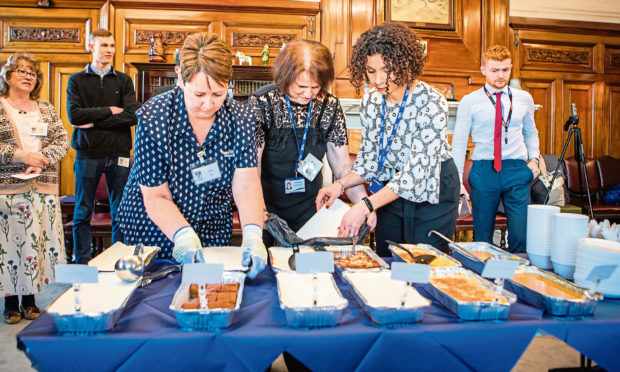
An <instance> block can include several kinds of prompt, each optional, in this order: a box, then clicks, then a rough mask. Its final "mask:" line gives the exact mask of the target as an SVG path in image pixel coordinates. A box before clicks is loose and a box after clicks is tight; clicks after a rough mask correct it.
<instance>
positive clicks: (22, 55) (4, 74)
mask: <svg viewBox="0 0 620 372" xmlns="http://www.w3.org/2000/svg"><path fill="white" fill-rule="evenodd" d="M19 61H24V62H26V64H27V65H28V67H30V69H31V70H32V71H33V72H34V73H35V74H37V82H36V83H35V85H34V89H33V90H32V92H30V99H35V100H36V99H38V98H39V94H40V93H41V87H42V86H43V74H42V73H41V69H40V67H39V60H38V58H37V57H35V55H34V54H31V53H26V52H17V53H15V54H13V55H11V56H10V57H9V59H8V60H7V61H6V64H5V65H4V66H3V67H2V71H1V72H0V95H2V96H7V95H8V94H9V89H10V86H9V83H8V81H9V79H10V78H11V74H12V73H14V72H15V70H17V68H18V67H19Z"/></svg>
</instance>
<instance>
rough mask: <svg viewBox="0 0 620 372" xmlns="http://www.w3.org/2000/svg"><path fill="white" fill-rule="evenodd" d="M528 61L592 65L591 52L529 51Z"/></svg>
mask: <svg viewBox="0 0 620 372" xmlns="http://www.w3.org/2000/svg"><path fill="white" fill-rule="evenodd" d="M527 60H528V61H530V62H541V63H565V64H572V65H587V64H589V63H590V52H588V51H574V50H553V49H527Z"/></svg>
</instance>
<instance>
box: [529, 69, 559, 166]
mask: <svg viewBox="0 0 620 372" xmlns="http://www.w3.org/2000/svg"><path fill="white" fill-rule="evenodd" d="M522 88H523V89H525V90H527V91H529V93H530V94H531V95H532V98H533V99H534V102H535V103H536V104H539V105H541V106H542V107H541V108H539V109H538V110H536V111H535V112H534V120H535V122H536V129H538V139H539V142H540V151H541V153H543V154H547V153H550V152H552V149H553V142H554V141H553V139H554V137H555V132H554V128H553V127H551V126H548V125H546V123H553V118H554V114H555V113H554V101H553V91H554V89H555V82H554V81H528V82H527V83H524V84H523V85H522Z"/></svg>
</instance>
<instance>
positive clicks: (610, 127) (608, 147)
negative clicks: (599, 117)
mask: <svg viewBox="0 0 620 372" xmlns="http://www.w3.org/2000/svg"><path fill="white" fill-rule="evenodd" d="M603 102H604V104H603V125H602V126H601V127H602V131H601V137H602V138H603V139H604V142H605V143H604V147H603V149H602V150H603V153H602V154H601V155H604V154H607V155H610V156H613V157H615V158H620V84H618V85H616V84H614V85H607V86H606V87H605V94H604V99H603ZM618 172H620V170H618Z"/></svg>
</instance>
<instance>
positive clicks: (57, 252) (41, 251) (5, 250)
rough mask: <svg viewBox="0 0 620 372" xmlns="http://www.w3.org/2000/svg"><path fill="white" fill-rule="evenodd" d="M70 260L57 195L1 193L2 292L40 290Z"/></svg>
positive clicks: (32, 292) (0, 246)
mask: <svg viewBox="0 0 620 372" xmlns="http://www.w3.org/2000/svg"><path fill="white" fill-rule="evenodd" d="M59 263H61V264H64V263H66V258H65V241H64V236H63V229H62V214H61V211H60V203H59V201H58V196H57V195H49V194H39V193H37V192H35V191H28V192H26V193H24V194H14V195H0V293H2V294H4V296H12V295H16V294H18V295H28V294H36V293H38V292H39V291H40V290H41V288H43V286H44V285H46V284H48V283H51V282H53V281H54V278H55V276H56V275H55V273H54V268H55V266H56V264H59Z"/></svg>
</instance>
